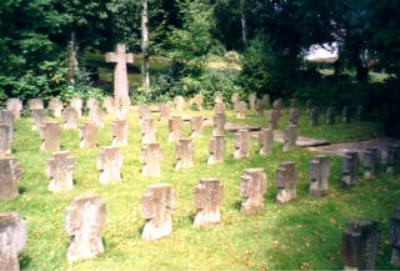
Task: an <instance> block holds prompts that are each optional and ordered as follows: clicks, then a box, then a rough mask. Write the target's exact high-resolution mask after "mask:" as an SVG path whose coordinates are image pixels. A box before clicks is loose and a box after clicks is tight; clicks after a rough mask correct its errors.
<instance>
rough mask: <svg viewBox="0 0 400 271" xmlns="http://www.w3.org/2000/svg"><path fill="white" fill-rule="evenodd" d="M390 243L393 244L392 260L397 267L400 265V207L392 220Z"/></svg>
mask: <svg viewBox="0 0 400 271" xmlns="http://www.w3.org/2000/svg"><path fill="white" fill-rule="evenodd" d="M390 243H391V244H392V257H391V260H390V262H391V263H392V264H393V265H394V266H395V267H400V208H396V210H395V211H394V214H393V217H392V219H391V220H390Z"/></svg>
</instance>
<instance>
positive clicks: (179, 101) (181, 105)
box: [174, 96, 186, 111]
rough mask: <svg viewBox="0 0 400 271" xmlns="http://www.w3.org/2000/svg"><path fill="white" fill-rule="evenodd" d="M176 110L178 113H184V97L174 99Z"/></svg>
mask: <svg viewBox="0 0 400 271" xmlns="http://www.w3.org/2000/svg"><path fill="white" fill-rule="evenodd" d="M174 104H175V109H176V110H178V111H183V110H184V109H185V107H186V102H185V98H183V96H176V97H175V98H174Z"/></svg>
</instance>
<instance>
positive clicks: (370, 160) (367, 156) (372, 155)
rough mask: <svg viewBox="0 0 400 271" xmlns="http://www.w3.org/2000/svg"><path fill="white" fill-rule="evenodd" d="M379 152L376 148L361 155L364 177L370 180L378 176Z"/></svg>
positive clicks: (369, 149)
mask: <svg viewBox="0 0 400 271" xmlns="http://www.w3.org/2000/svg"><path fill="white" fill-rule="evenodd" d="M379 157H380V155H379V150H378V149H377V148H368V149H367V150H366V151H365V152H364V155H363V158H362V159H363V162H364V177H365V178H366V179H372V178H375V177H376V176H378V166H379Z"/></svg>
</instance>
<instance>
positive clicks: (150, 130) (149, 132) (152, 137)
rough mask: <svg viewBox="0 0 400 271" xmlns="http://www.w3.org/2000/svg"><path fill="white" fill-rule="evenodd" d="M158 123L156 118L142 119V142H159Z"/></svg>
mask: <svg viewBox="0 0 400 271" xmlns="http://www.w3.org/2000/svg"><path fill="white" fill-rule="evenodd" d="M156 132H157V123H156V122H155V120H154V119H150V118H148V119H142V144H151V143H157V137H156Z"/></svg>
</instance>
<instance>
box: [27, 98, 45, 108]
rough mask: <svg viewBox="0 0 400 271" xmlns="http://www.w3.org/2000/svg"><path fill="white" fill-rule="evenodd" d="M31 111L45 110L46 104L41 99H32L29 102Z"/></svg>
mask: <svg viewBox="0 0 400 271" xmlns="http://www.w3.org/2000/svg"><path fill="white" fill-rule="evenodd" d="M28 108H29V110H43V109H44V104H43V100H41V99H31V100H29V101H28Z"/></svg>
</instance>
